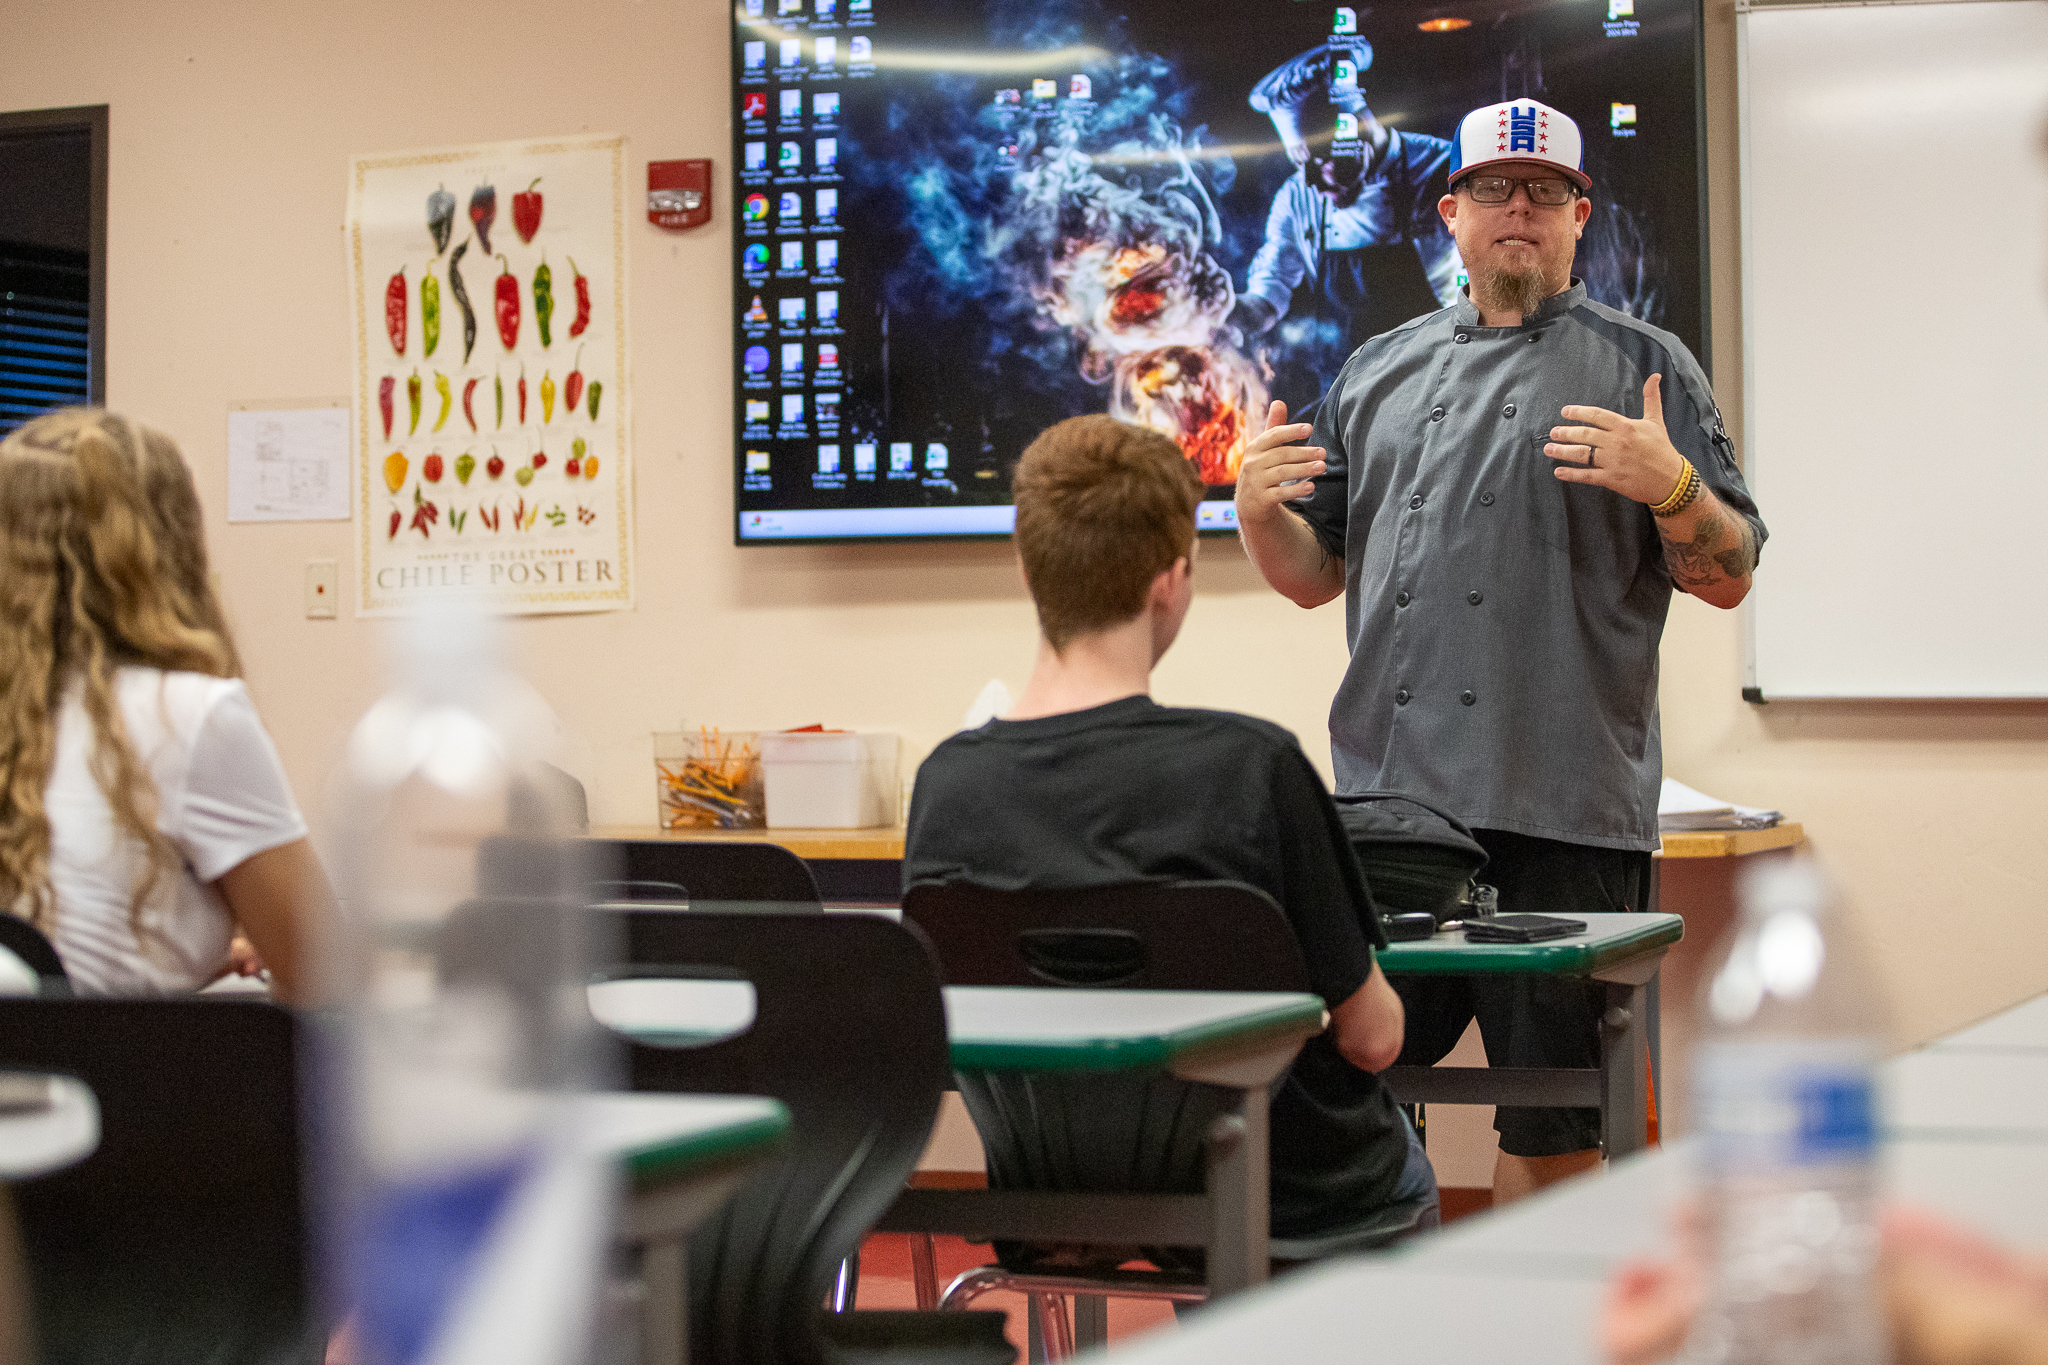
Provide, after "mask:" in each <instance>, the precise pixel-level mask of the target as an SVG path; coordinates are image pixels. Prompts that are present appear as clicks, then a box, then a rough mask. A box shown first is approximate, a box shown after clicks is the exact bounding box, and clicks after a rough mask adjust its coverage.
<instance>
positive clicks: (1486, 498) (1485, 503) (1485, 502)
mask: <svg viewBox="0 0 2048 1365" xmlns="http://www.w3.org/2000/svg"><path fill="white" fill-rule="evenodd" d="M1479 505H1480V506H1481V507H1491V506H1493V494H1491V493H1481V494H1480V495H1479Z"/></svg>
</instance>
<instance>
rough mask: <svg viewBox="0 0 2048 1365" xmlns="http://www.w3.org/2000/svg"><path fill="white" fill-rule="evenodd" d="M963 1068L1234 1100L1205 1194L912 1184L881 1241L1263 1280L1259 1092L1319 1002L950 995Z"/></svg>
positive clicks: (1202, 995)
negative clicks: (1138, 1255)
mask: <svg viewBox="0 0 2048 1365" xmlns="http://www.w3.org/2000/svg"><path fill="white" fill-rule="evenodd" d="M945 995H946V1020H947V1023H946V1031H947V1034H948V1036H949V1038H950V1039H951V1043H952V1058H953V1065H954V1067H955V1068H956V1069H957V1070H962V1071H984V1072H986V1071H1097V1072H1101V1071H1124V1072H1152V1071H1163V1072H1165V1073H1167V1074H1168V1075H1171V1076H1175V1077H1177V1078H1179V1079H1181V1080H1185V1081H1195V1082H1199V1083H1201V1084H1205V1085H1213V1086H1219V1087H1222V1088H1224V1089H1226V1090H1228V1091H1231V1092H1233V1098H1232V1100H1231V1102H1230V1104H1229V1105H1228V1107H1227V1108H1226V1110H1225V1112H1224V1113H1223V1114H1221V1115H1219V1116H1218V1117H1217V1118H1216V1119H1215V1120H1214V1122H1212V1123H1211V1125H1210V1128H1209V1132H1208V1133H1207V1135H1206V1143H1205V1145H1206V1147H1207V1152H1208V1178H1207V1181H1206V1187H1205V1192H1204V1193H1202V1194H1083V1193H1056V1192H1051V1191H1035V1190H987V1189H966V1190H927V1189H910V1190H905V1191H904V1192H903V1193H902V1195H900V1196H899V1197H898V1198H897V1200H896V1203H895V1205H894V1206H893V1207H891V1208H890V1210H889V1212H888V1213H887V1214H886V1215H885V1216H884V1217H883V1219H882V1221H881V1222H880V1223H879V1224H877V1229H878V1230H880V1231H885V1232H935V1233H950V1234H952V1235H955V1236H959V1237H964V1238H966V1239H967V1240H969V1241H975V1242H986V1241H993V1240H996V1239H998V1238H1000V1239H1003V1240H1017V1241H1061V1242H1095V1243H1110V1244H1116V1243H1140V1244H1149V1245H1158V1246H1200V1247H1206V1248H1207V1250H1208V1280H1209V1292H1210V1294H1211V1296H1212V1297H1221V1296H1223V1295H1226V1294H1230V1293H1234V1292H1235V1291H1237V1290H1240V1289H1244V1288H1247V1287H1249V1286H1251V1285H1254V1284H1258V1283H1260V1282H1262V1281H1264V1280H1265V1279H1266V1277H1267V1268H1268V1255H1267V1238H1268V1222H1267V1183H1266V1182H1267V1176H1268V1170H1267V1141H1266V1100H1267V1087H1268V1086H1269V1085H1270V1084H1271V1083H1272V1082H1273V1081H1274V1080H1275V1079H1276V1078H1277V1077H1278V1076H1279V1075H1280V1074H1281V1073H1282V1072H1283V1071H1285V1070H1286V1069H1287V1068H1288V1067H1289V1066H1290V1065H1292V1063H1293V1061H1294V1056H1295V1054H1296V1053H1297V1052H1299V1051H1300V1050H1301V1045H1302V1044H1303V1043H1304V1042H1306V1041H1307V1040H1308V1039H1310V1038H1312V1037H1314V1036H1315V1035H1316V1034H1318V1033H1320V1032H1322V1031H1323V1028H1324V1026H1325V1023H1326V1019H1325V1016H1324V1012H1323V1002H1322V1001H1321V1000H1320V999H1318V998H1317V997H1315V996H1313V995H1297V994H1292V993H1266V992H1229V991H1134V990H1107V991H1099V990H1065V989H1059V990H1054V989H1034V988H1030V987H1014V986H948V987H947V988H946V991H945Z"/></svg>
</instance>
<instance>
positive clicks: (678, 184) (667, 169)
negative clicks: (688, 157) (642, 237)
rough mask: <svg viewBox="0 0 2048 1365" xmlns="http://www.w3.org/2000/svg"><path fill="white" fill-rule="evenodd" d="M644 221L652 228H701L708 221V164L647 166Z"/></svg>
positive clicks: (651, 162) (707, 160)
mask: <svg viewBox="0 0 2048 1365" xmlns="http://www.w3.org/2000/svg"><path fill="white" fill-rule="evenodd" d="M647 221H648V222H650V223H652V224H654V225H655V226H656V227H665V228H693V227H703V226H704V225H705V224H706V223H708V222H710V221H711V162H710V160H709V159H708V158H707V159H706V160H703V161H650V162H648V163H647Z"/></svg>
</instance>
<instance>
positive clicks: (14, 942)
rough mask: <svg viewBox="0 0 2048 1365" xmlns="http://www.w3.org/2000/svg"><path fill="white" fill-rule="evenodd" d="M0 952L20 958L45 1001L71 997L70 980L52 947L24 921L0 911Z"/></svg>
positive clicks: (31, 925)
mask: <svg viewBox="0 0 2048 1365" xmlns="http://www.w3.org/2000/svg"><path fill="white" fill-rule="evenodd" d="M0 948H5V949H6V950H7V951H8V952H10V953H13V954H14V955H15V956H16V957H18V958H20V959H21V960H22V963H23V964H24V965H25V966H27V968H28V969H29V970H30V971H32V972H34V973H35V974H36V980H37V982H38V983H39V988H40V992H41V994H42V995H43V997H44V998H45V999H47V998H49V997H52V996H66V995H69V994H71V978H70V976H68V975H67V974H66V973H65V971H64V963H63V960H62V959H61V958H59V957H58V956H57V949H56V947H55V946H54V945H53V944H52V943H51V942H50V940H49V939H47V938H45V937H44V936H43V931H42V930H40V929H38V928H36V927H35V926H34V925H33V924H30V923H29V922H28V921H27V920H25V919H23V918H21V917H20V916H19V915H10V914H7V913H6V912H4V911H0Z"/></svg>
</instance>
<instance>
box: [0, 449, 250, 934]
mask: <svg viewBox="0 0 2048 1365" xmlns="http://www.w3.org/2000/svg"><path fill="white" fill-rule="evenodd" d="M123 665H144V666H148V667H152V668H160V669H166V670H173V669H175V670H182V671H186V672H194V673H206V674H211V675H212V676H214V677H218V678H232V677H236V676H239V675H240V672H241V661H240V659H239V658H238V656H237V655H236V652H235V647H234V643H233V641H232V639H231V638H230V637H229V634H228V629H227V622H226V620H225V618H224V617H223V616H222V614H221V609H220V602H219V600H218V599H217V598H216V596H215V594H214V592H213V588H212V585H211V583H210V582H209V581H208V575H207V565H206V543H205V540H204V537H203V534H202V531H201V526H200V516H199V494H198V490H197V489H195V488H194V487H193V484H192V471H191V470H190V469H188V468H187V467H186V465H185V461H184V459H183V457H182V456H180V455H179V453H178V447H177V446H176V444H175V443H173V442H172V440H171V438H170V437H168V436H166V435H164V434H163V433H162V432H160V431H156V430H154V429H152V428H150V427H146V426H144V425H142V424H141V423H139V422H131V421H129V420H127V419H126V418H123V417H120V416H117V415H115V414H113V413H110V412H106V411H103V410H100V409H96V408H62V409H59V410H58V411H55V412H51V413H46V414H44V415H43V416H41V417H38V418H36V419H35V420H33V421H31V422H29V423H28V424H26V425H25V426H22V427H20V428H18V429H17V430H15V431H14V432H13V433H11V434H10V435H8V436H7V438H6V439H5V440H0V908H11V909H12V911H13V912H14V913H15V914H16V915H19V916H20V917H21V918H23V919H26V920H28V921H29V922H30V923H31V924H34V925H35V926H36V927H37V928H38V929H41V930H42V931H43V932H44V933H46V934H47V933H50V932H52V931H53V930H54V928H55V923H56V918H57V905H56V901H55V893H54V891H53V889H52V887H51V884H50V821H49V816H48V814H47V812H46V811H45V809H44V806H43V792H44V790H45V788H47V787H48V785H49V781H50V766H51V763H52V762H53V761H54V759H55V756H56V749H57V716H58V714H59V711H60V708H61V705H62V702H63V698H64V696H65V694H66V692H67V691H68V690H69V689H70V688H71V687H73V686H78V687H79V688H80V689H81V693H82V697H83V700H84V703H85V711H86V715H87V716H88V717H89V718H90V719H91V721H92V726H93V735H94V741H93V751H92V757H91V770H92V775H93V780H94V781H95V782H96V783H97V784H98V786H99V788H100V790H101V791H102V792H103V793H104V794H105V795H106V798H107V804H108V805H109V806H110V807H111V808H112V809H113V813H114V819H115V822H116V823H117V825H118V826H119V827H120V829H121V830H122V831H124V832H125V833H127V834H129V835H131V836H132V837H134V838H135V839H136V840H137V841H139V842H140V843H141V844H142V845H143V846H144V847H145V848H146V849H147V850H148V854H149V864H148V871H147V873H146V874H145V875H144V877H143V879H142V881H141V883H140V884H139V885H138V886H137V887H136V888H135V892H134V896H133V899H132V900H131V901H130V903H129V913H130V915H131V917H132V918H133V919H134V921H135V923H136V928H137V931H138V932H137V937H138V938H141V937H143V935H142V934H141V932H140V931H141V927H142V926H141V924H140V917H141V911H142V906H143V905H144V904H145V903H146V902H147V900H148V898H149V896H150V893H151V892H152V891H153V890H154V889H155V887H156V885H157V882H158V881H159V879H160V878H161V877H162V876H163V874H164V873H165V872H166V871H167V870H168V869H170V868H171V867H173V866H175V865H176V862H177V853H176V850H175V849H173V848H172V846H171V844H170V841H169V840H168V839H166V838H165V837H164V836H163V835H162V833H160V832H159V831H158V830H157V828H156V813H157V809H156V803H157V791H156V785H155V783H154V782H152V781H151V779H150V776H149V771H148V769H147V767H146V766H145V765H144V763H143V761H142V759H141V758H140V757H139V756H138V755H137V754H136V752H135V748H134V745H133V744H132V743H131V742H130V740H129V738H128V733H127V727H126V726H125V725H124V724H123V722H122V719H121V712H120V708H119V706H118V704H117V702H116V699H115V693H114V673H115V670H116V669H118V668H120V667H122V666H123Z"/></svg>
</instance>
